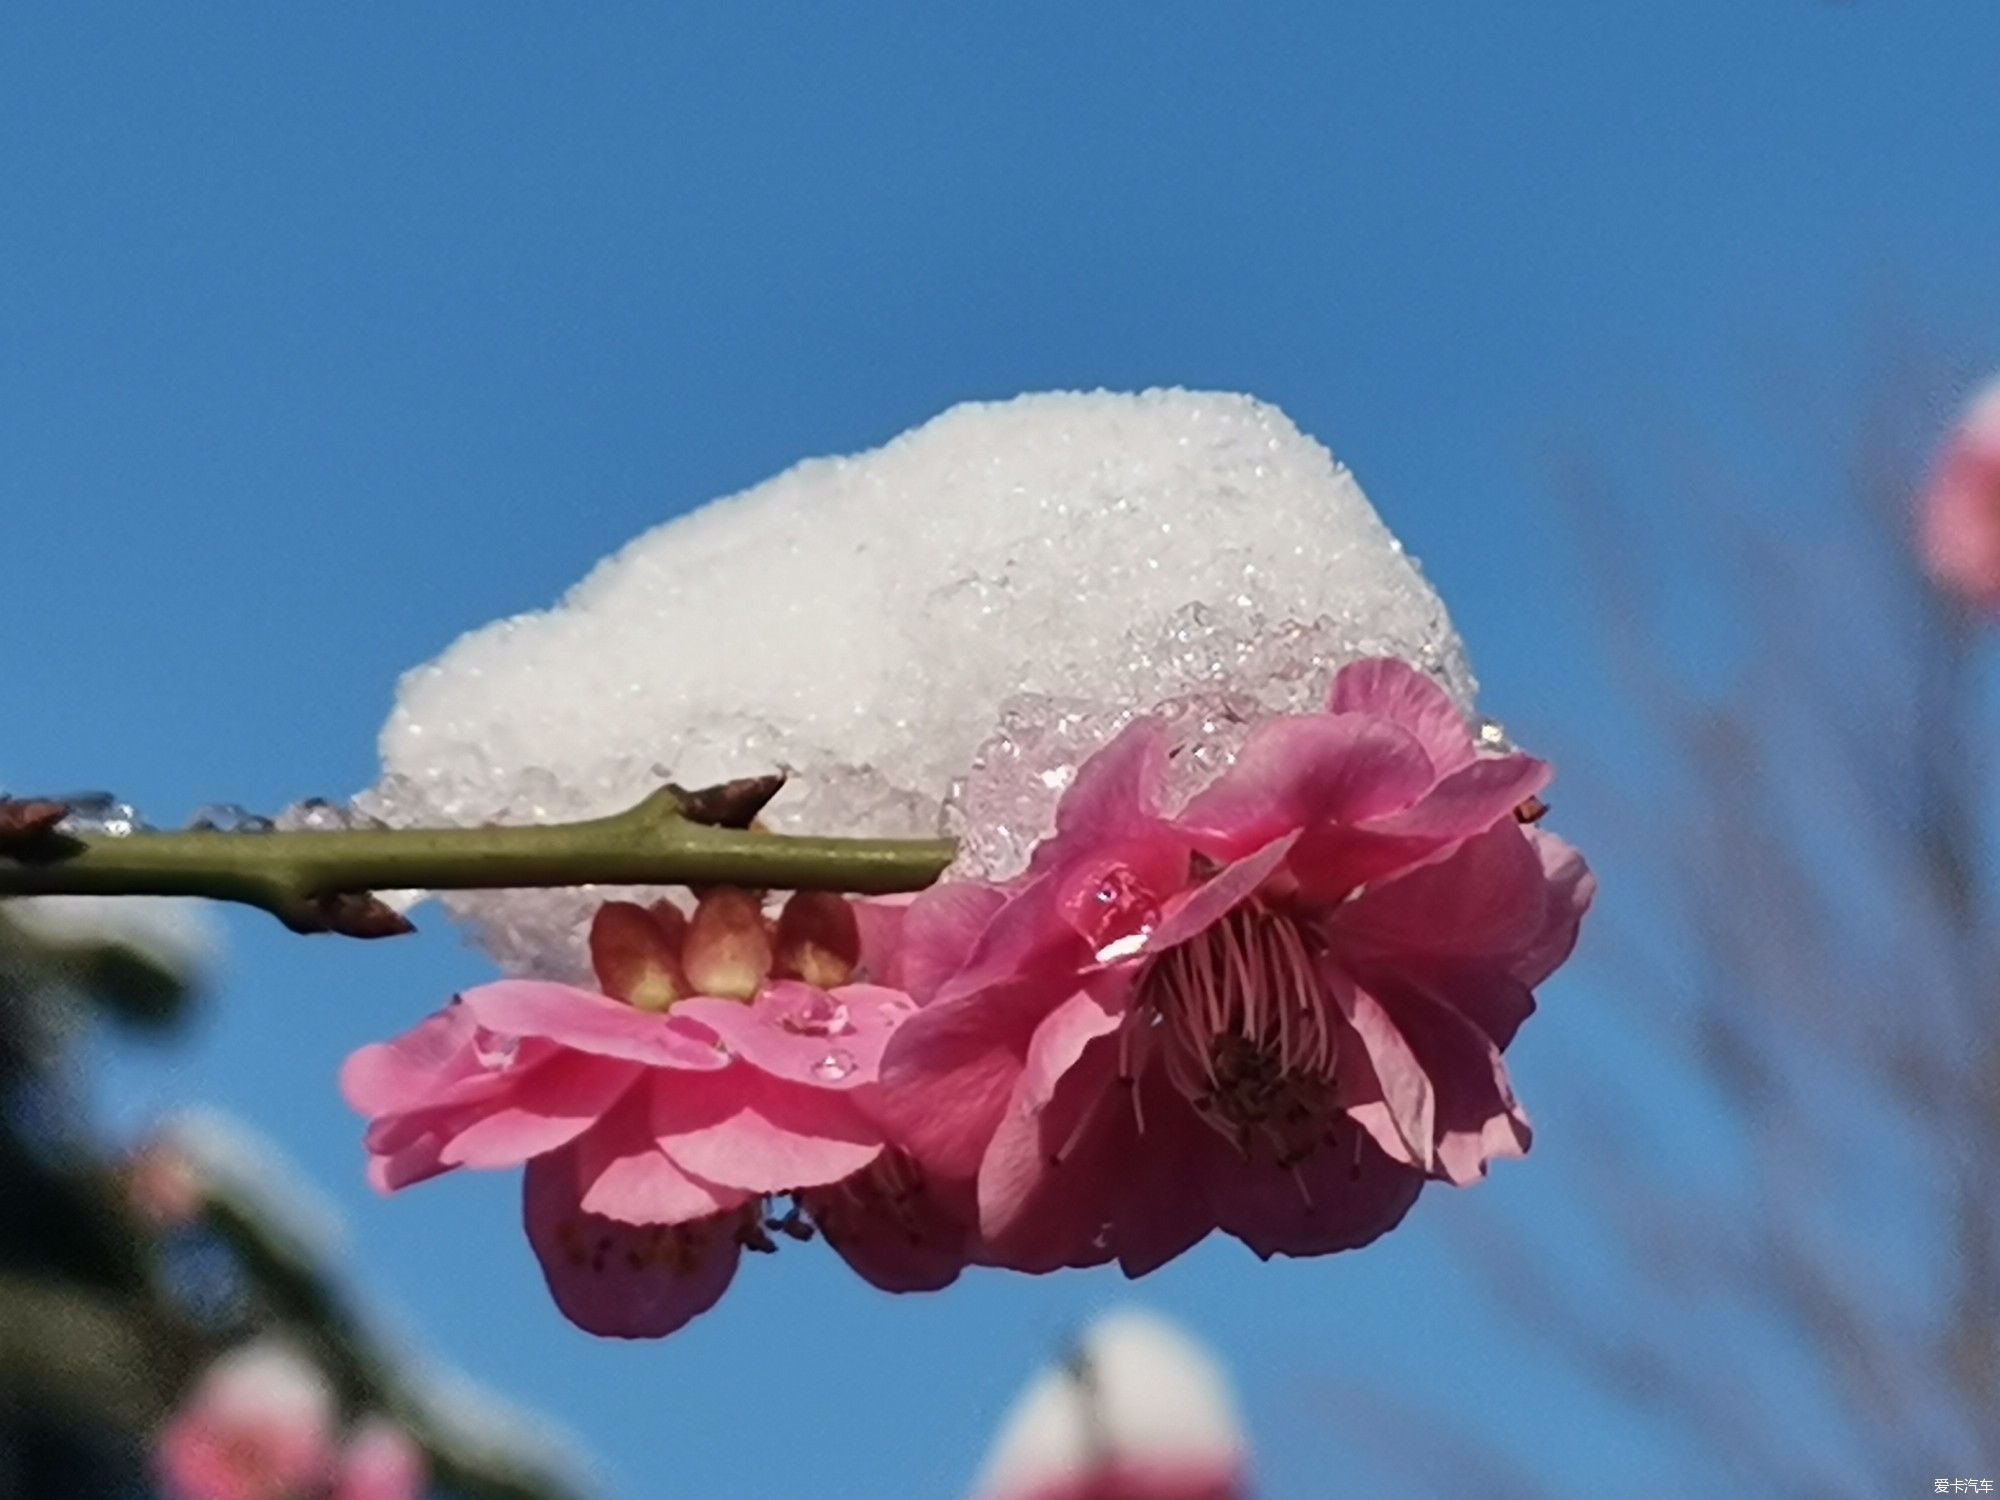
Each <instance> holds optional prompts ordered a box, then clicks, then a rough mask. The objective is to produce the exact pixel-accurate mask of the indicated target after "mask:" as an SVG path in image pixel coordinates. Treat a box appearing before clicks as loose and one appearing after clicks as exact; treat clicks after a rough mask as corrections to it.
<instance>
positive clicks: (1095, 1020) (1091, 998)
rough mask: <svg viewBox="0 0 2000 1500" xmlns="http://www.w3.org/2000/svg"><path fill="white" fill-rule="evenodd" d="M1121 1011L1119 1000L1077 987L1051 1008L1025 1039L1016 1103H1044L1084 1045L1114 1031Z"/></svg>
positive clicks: (1031, 1107)
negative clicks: (1107, 999)
mask: <svg viewBox="0 0 2000 1500" xmlns="http://www.w3.org/2000/svg"><path fill="white" fill-rule="evenodd" d="M1124 1013H1125V1008H1124V1006H1123V1005H1122V1004H1119V1003H1116V1002H1113V1003H1111V1004H1106V1003H1105V1001H1104V1000H1103V999H1101V998H1099V995H1098V994H1097V993H1095V992H1093V991H1092V990H1088V989H1084V990H1078V991H1077V992H1076V993H1075V994H1074V995H1071V996H1070V997H1069V999H1067V1000H1065V1001H1063V1003H1062V1004H1060V1005H1058V1006H1057V1007H1056V1008H1055V1009H1054V1010H1052V1011H1050V1012H1049V1014H1048V1016H1047V1018H1046V1019H1044V1020H1043V1022H1042V1024H1041V1025H1039V1026H1037V1027H1036V1028H1035V1034H1034V1037H1033V1038H1032V1039H1031V1040H1030V1041H1029V1043H1028V1055H1027V1058H1026V1059H1025V1061H1024V1063H1023V1066H1022V1070H1021V1077H1020V1082H1019V1083H1018V1084H1017V1085H1016V1093H1015V1100H1016V1104H1017V1106H1018V1107H1020V1108H1023V1109H1026V1110H1029V1111H1031V1112H1032V1111H1036V1110H1040V1109H1042V1108H1044V1107H1046V1106H1047V1104H1048V1102H1049V1100H1050V1099H1051V1098H1052V1097H1053V1096H1054V1094H1055V1091H1056V1085H1057V1084H1058V1083H1060V1082H1061V1081H1062V1077H1063V1075H1064V1074H1065V1073H1067V1072H1068V1071H1069V1070H1070V1069H1071V1068H1073V1067H1074V1066H1075V1065H1076V1061H1077V1059H1078V1058H1080V1057H1081V1056H1083V1050H1084V1048H1086V1047H1088V1046H1089V1045H1090V1044H1091V1043H1092V1042H1094V1041H1096V1040H1097V1039H1098V1038H1099V1037H1101V1036H1108V1035H1109V1034H1110V1033H1112V1032H1114V1031H1116V1030H1117V1029H1118V1027H1119V1026H1120V1025H1121V1024H1122V1023H1123V1021H1124Z"/></svg>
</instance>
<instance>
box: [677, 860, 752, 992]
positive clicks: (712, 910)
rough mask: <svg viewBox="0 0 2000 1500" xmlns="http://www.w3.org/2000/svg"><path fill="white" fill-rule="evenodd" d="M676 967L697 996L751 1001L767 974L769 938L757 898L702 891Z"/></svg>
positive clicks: (726, 889) (727, 890) (724, 889)
mask: <svg viewBox="0 0 2000 1500" xmlns="http://www.w3.org/2000/svg"><path fill="white" fill-rule="evenodd" d="M681 962H682V965H683V966H684V968H685V970H686V973H687V978H688V983H690V984H691V985H693V986H694V989H695V993H696V994H700V995H717V996H720V997H722V998H723V999H726V1000H754V999H756V998H757V991H758V990H760V989H762V988H763V987H764V981H765V980H766V979H768V978H769V977H770V975H771V934H770V931H769V929H768V927H767V926H766V925H765V922H764V909H763V906H762V905H761V904H760V903H759V902H758V900H757V898H756V897H755V896H753V895H751V894H750V893H749V892H748V891H744V890H738V889H737V888H736V887H734V886H716V887H714V888H712V889H710V890H706V891H704V892H702V896H701V900H700V901H699V902H697V903H696V904H695V909H694V917H693V919H692V920H691V921H690V922H689V923H688V934H687V944H686V946H685V947H683V948H682V950H681Z"/></svg>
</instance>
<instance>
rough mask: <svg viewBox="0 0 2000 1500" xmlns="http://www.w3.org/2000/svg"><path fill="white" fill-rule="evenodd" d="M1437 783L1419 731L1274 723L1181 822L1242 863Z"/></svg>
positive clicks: (1377, 725) (1296, 720) (1347, 718)
mask: <svg viewBox="0 0 2000 1500" xmlns="http://www.w3.org/2000/svg"><path fill="white" fill-rule="evenodd" d="M1435 780H1436V773H1435V772H1434V771H1433V770H1432V768H1431V759H1430V756H1429V755H1428V754H1426V753H1425V751H1424V747H1423V746H1422V744H1420V743H1419V742H1418V740H1417V738H1416V736H1414V735H1413V734H1411V733H1410V731H1409V730H1407V729H1404V728H1402V727H1401V726H1400V725H1397V724H1392V723H1390V722H1388V721H1387V720H1386V719H1364V718H1361V717H1359V716H1356V715H1343V716H1340V717H1335V716H1333V715H1330V714H1311V715H1299V716H1294V717H1291V718H1283V719H1272V720H1270V721H1268V722H1267V723H1264V724H1261V725H1259V726H1258V727H1257V728H1256V729H1255V730H1254V731H1252V733H1251V735H1250V739H1249V742H1248V743H1247V744H1245V745H1244V747H1243V752H1242V754H1240V755H1239V756H1237V758H1236V762H1235V764H1233V765H1232V766H1230V768H1229V769H1228V770H1227V771H1224V772H1223V773H1222V775H1221V776H1220V777H1219V778H1218V779H1217V780H1216V781H1215V783H1214V785H1212V786H1210V787H1209V788H1208V789H1207V790H1206V791H1204V792H1202V793H1200V794H1199V795H1198V796H1196V797H1195V798H1194V799H1193V800H1192V801H1191V802H1189V803H1188V805H1187V807H1186V808H1185V809H1184V810H1183V811H1182V812H1181V814H1180V815H1179V817H1177V818H1176V819H1175V820H1174V821H1175V824H1176V825H1177V826H1178V827H1180V828H1182V829H1184V830H1186V831H1187V832H1189V833H1190V834H1193V835H1194V836H1195V837H1196V839H1197V841H1198V842H1199V844H1200V846H1201V847H1202V849H1203V850H1204V851H1205V852H1207V853H1209V854H1211V855H1213V856H1215V857H1216V858H1218V859H1240V858H1242V857H1243V856H1244V855H1246V854H1250V853H1253V852H1254V851H1256V850H1258V849H1261V848H1263V847H1264V846H1265V845H1266V844H1269V843H1270V842H1271V841H1272V840H1273V839H1276V838H1280V837H1282V836H1283V835H1285V834H1287V833H1292V832H1295V831H1297V830H1299V829H1302V828H1312V827H1315V826H1318V825H1323V824H1352V823H1359V822H1362V821H1363V820H1365V819H1370V818H1380V817H1383V816H1386V815H1388V814H1391V813H1395V812H1398V811H1400V810H1402V809H1404V808H1407V807H1409V806H1410V805H1411V804H1412V803H1413V802H1415V801H1416V800H1417V799H1418V798H1419V797H1421V796H1423V795H1424V793H1425V792H1427V791H1429V790H1430V789H1431V787H1432V785H1433V783H1434V781H1435Z"/></svg>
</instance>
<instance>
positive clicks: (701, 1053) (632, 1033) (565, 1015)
mask: <svg viewBox="0 0 2000 1500" xmlns="http://www.w3.org/2000/svg"><path fill="white" fill-rule="evenodd" d="M460 1003H461V1004H462V1005H464V1006H465V1008H466V1009H467V1010H468V1011H470V1012H471V1013H472V1016H473V1017H474V1019H476V1020H477V1021H478V1022H479V1024H480V1025H481V1026H484V1027H486V1028H487V1029H488V1030H489V1031H497V1032H500V1033H502V1034H504V1035H507V1036H518V1037H545V1038H547V1039H549V1040H550V1041H555V1042H560V1043H562V1044H563V1045H564V1046H565V1047H571V1048H574V1049H575V1050H576V1051H578V1052H593V1053H596V1054H597V1055H598V1056H600V1057H618V1058H623V1059H625V1060H626V1061H628V1062H638V1063H647V1064H649V1065H651V1066H653V1067H656V1068H685V1069H694V1070H713V1069H717V1068H722V1067H726V1066H728V1062H729V1059H728V1058H726V1057H724V1056H723V1055H722V1054H721V1053H720V1052H718V1051H716V1050H715V1048H714V1047H712V1046H710V1045H709V1044H708V1043H707V1042H706V1041H705V1040H704V1039H702V1037H701V1036H700V1035H699V1034H698V1033H695V1032H693V1031H692V1030H690V1029H689V1028H687V1027H686V1026H684V1025H680V1024H677V1023H676V1021H675V1020H674V1019H673V1017H671V1016H663V1015H654V1014H650V1013H648V1012H646V1011H642V1010H634V1009H633V1008H632V1007H631V1006H629V1005H621V1004H620V1003H619V1002H618V1001H616V1000H613V999H611V998H609V997H608V996H605V995H600V994H597V993H596V992H594V991H592V990H580V989H577V988H575V987H574V986H572V985H567V984H550V983H548V982H546V981H543V980H539V979H503V980H501V981H500V982H499V983H497V984H486V985H481V986H480V987H479V988H478V989H473V990H467V991H466V992H465V994H464V995H463V996H462V997H461V999H460Z"/></svg>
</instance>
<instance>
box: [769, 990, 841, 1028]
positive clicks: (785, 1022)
mask: <svg viewBox="0 0 2000 1500" xmlns="http://www.w3.org/2000/svg"><path fill="white" fill-rule="evenodd" d="M778 1024H779V1025H781V1026H783V1027H784V1028H785V1030H787V1031H789V1032H791V1033H792V1034H793V1035H794V1036H846V1035H847V1034H848V1033H849V1032H851V1031H853V1030H854V1018H853V1017H852V1016H850V1015H849V1014H848V1013H847V1005H846V1002H845V1001H841V1000H836V999H834V998H833V996H831V995H829V994H827V993H826V992H825V991H824V990H815V991H813V992H812V994H811V995H810V996H809V997H808V998H806V999H803V1000H801V1001H799V1002H798V1004H796V1005H795V1006H793V1007H792V1009H791V1010H790V1011H788V1012H787V1013H786V1014H785V1015H784V1016H783V1017H782V1018H781V1019H780V1021H779V1023H778Z"/></svg>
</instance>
